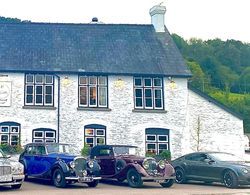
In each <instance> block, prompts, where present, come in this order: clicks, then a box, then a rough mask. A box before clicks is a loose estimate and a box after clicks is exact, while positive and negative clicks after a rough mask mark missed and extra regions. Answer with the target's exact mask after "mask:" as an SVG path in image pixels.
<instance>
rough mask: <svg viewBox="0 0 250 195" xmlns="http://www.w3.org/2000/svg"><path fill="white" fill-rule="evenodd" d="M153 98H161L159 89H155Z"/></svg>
mask: <svg viewBox="0 0 250 195" xmlns="http://www.w3.org/2000/svg"><path fill="white" fill-rule="evenodd" d="M155 98H157V99H158V98H159V99H160V98H161V90H160V89H155Z"/></svg>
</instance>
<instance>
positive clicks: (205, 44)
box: [172, 34, 250, 133]
mask: <svg viewBox="0 0 250 195" xmlns="http://www.w3.org/2000/svg"><path fill="white" fill-rule="evenodd" d="M172 37H173V39H174V41H175V43H176V44H177V47H178V48H179V49H180V51H181V53H182V55H183V56H184V58H185V59H186V62H187V65H188V66H189V68H190V70H191V71H192V73H193V77H192V78H191V79H190V80H189V84H190V85H192V86H194V87H195V88H197V89H199V90H201V91H203V92H205V93H206V94H208V95H210V96H212V97H213V98H215V99H217V100H218V101H219V102H221V103H222V104H224V105H226V106H228V107H230V108H231V109H232V110H233V111H235V112H237V113H239V114H241V115H242V116H243V118H244V130H245V132H248V133H250V44H249V43H242V42H241V41H236V40H227V41H222V40H220V39H213V40H208V41H203V40H201V39H190V40H184V39H183V38H182V37H180V36H178V35H176V34H173V35H172Z"/></svg>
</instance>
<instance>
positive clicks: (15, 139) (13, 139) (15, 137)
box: [10, 135, 18, 145]
mask: <svg viewBox="0 0 250 195" xmlns="http://www.w3.org/2000/svg"><path fill="white" fill-rule="evenodd" d="M10 144H11V145H17V144H18V135H11V143H10Z"/></svg>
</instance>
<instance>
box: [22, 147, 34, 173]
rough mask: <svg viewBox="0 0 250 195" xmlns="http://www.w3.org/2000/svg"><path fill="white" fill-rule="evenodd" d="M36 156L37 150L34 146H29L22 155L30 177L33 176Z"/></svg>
mask: <svg viewBox="0 0 250 195" xmlns="http://www.w3.org/2000/svg"><path fill="white" fill-rule="evenodd" d="M34 154H35V148H34V146H33V145H29V146H27V147H26V149H25V152H24V153H23V154H22V160H23V162H24V165H25V172H26V174H28V175H32V169H33V164H34Z"/></svg>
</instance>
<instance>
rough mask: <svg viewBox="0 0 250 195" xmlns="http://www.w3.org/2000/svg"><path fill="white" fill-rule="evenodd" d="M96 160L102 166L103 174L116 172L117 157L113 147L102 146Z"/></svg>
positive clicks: (107, 174)
mask: <svg viewBox="0 0 250 195" xmlns="http://www.w3.org/2000/svg"><path fill="white" fill-rule="evenodd" d="M96 160H97V162H98V163H99V165H100V167H101V175H103V176H109V175H114V174H115V157H114V154H113V151H112V148H100V150H99V151H98V155H97V156H96Z"/></svg>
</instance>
